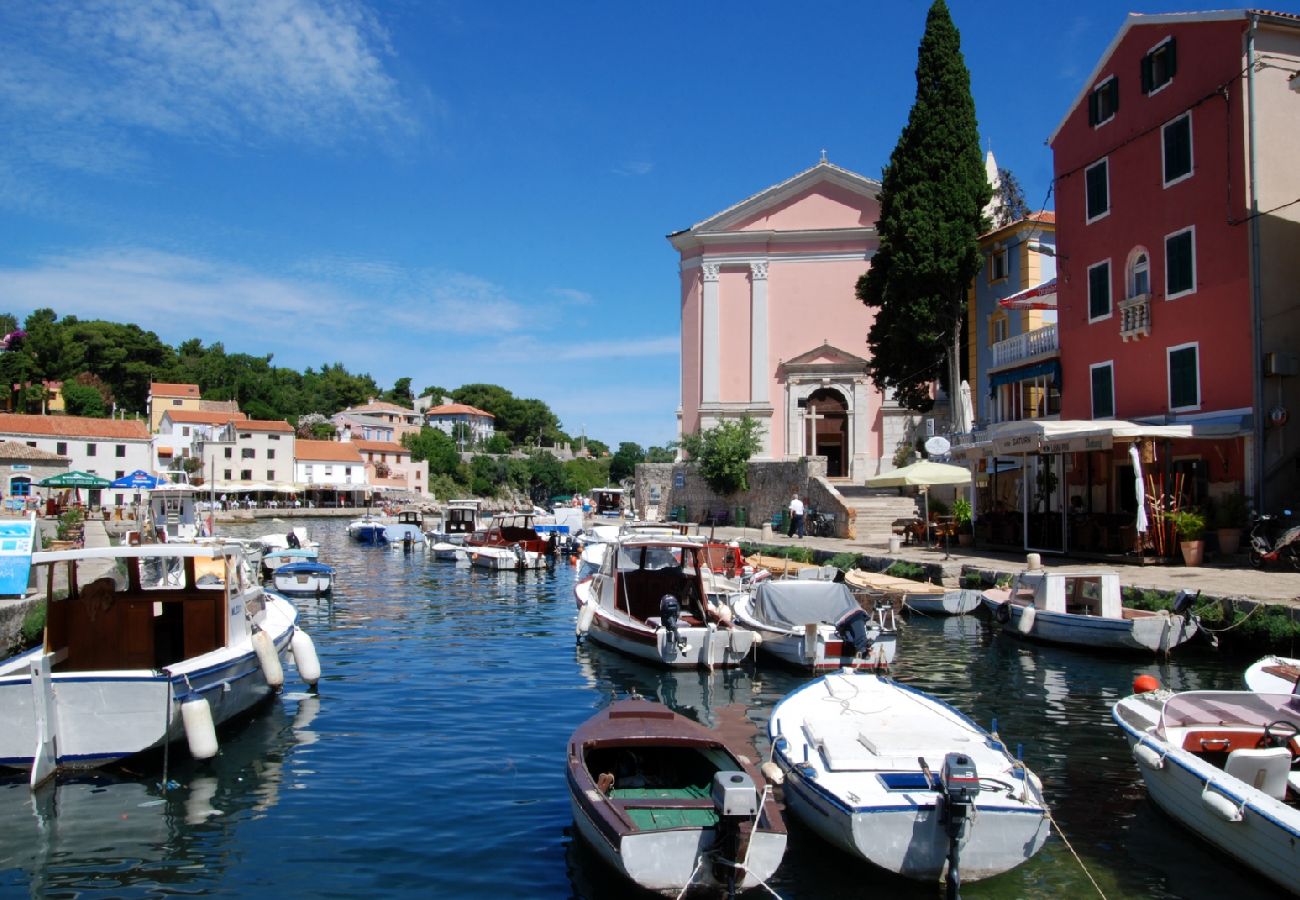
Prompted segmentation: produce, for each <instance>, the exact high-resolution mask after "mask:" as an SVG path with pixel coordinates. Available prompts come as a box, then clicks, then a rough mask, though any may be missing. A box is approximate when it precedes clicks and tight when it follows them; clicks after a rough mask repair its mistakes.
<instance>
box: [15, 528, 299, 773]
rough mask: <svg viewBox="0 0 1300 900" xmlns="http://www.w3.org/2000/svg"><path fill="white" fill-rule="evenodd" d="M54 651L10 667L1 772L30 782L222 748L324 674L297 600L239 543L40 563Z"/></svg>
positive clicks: (56, 557)
mask: <svg viewBox="0 0 1300 900" xmlns="http://www.w3.org/2000/svg"><path fill="white" fill-rule="evenodd" d="M31 559H32V565H33V568H34V569H35V572H34V576H35V579H36V584H37V585H38V586H40V588H41V589H43V590H44V592H45V594H46V603H47V610H48V612H47V617H48V618H47V622H46V627H45V641H44V644H43V645H42V646H40V647H37V648H35V649H33V650H29V651H26V652H24V653H21V654H19V655H17V656H15V657H12V658H10V659H8V660H5V661H4V662H3V663H0V720H3V721H4V722H5V727H4V728H0V764H3V765H7V766H13V767H18V768H22V769H29V770H30V771H31V783H32V785H33V786H35V785H37V784H39V783H40V782H42V781H43V780H44V779H45V778H47V777H48V776H50V775H51V774H52V773H53V772H54V771H55V770H56V769H58V768H93V767H95V766H100V765H104V764H107V763H110V762H114V761H116V760H120V759H123V758H125V757H128V756H131V755H134V754H136V753H140V752H143V751H145V750H149V749H151V748H154V747H160V746H162V745H163V744H165V743H168V742H170V741H174V740H178V739H179V738H181V737H182V736H184V737H186V738H187V740H188V743H189V747H190V752H191V754H192V755H194V756H195V757H198V758H206V757H209V756H212V755H213V754H215V753H216V752H217V735H216V726H218V725H220V724H221V723H222V722H224V721H226V720H227V719H229V718H231V717H232V716H235V715H238V714H239V713H242V712H244V711H245V710H247V709H249V708H250V707H251V706H253V704H255V703H256V702H257V701H259V700H261V699H262V698H264V697H267V696H269V695H270V694H271V693H272V692H274V691H275V690H276V689H277V688H278V687H279V686H280V685H281V684H282V683H283V681H284V671H283V668H282V663H281V658H282V657H283V656H284V655H285V654H286V653H287V652H288V651H289V648H290V647H292V649H293V655H294V659H295V663H296V665H297V667H298V671H299V674H300V675H301V676H302V677H303V679H304V680H305V681H307V682H308V683H312V684H314V683H315V681H316V679H317V678H319V676H320V665H319V662H318V661H317V659H316V653H315V649H314V648H313V646H312V642H311V639H310V638H309V637H308V636H307V635H306V633H305V632H303V631H301V630H300V629H298V628H297V627H296V619H297V612H296V610H295V609H294V607H293V604H292V603H291V602H289V601H288V600H286V599H284V598H281V597H278V596H276V595H268V594H264V593H263V592H262V588H261V586H260V585H259V584H258V583H257V581H256V579H255V578H249V577H248V576H247V572H246V570H245V567H244V565H243V562H242V559H241V551H240V548H239V547H238V546H237V545H234V544H230V545H224V546H216V545H196V544H147V545H142V546H135V547H130V546H117V547H101V548H91V549H85V550H62V551H52V552H46V553H35V554H33V555H32V558H31Z"/></svg>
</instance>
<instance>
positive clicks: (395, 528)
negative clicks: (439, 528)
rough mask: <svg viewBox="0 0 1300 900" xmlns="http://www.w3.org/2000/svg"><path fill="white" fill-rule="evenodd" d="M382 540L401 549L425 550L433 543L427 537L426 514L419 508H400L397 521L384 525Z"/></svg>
mask: <svg viewBox="0 0 1300 900" xmlns="http://www.w3.org/2000/svg"><path fill="white" fill-rule="evenodd" d="M380 541H381V542H382V543H386V544H388V545H389V546H390V547H393V548H394V549H400V550H417V549H418V550H423V549H425V548H427V547H428V546H430V544H432V541H430V540H429V539H428V538H427V537H425V534H424V514H423V513H422V512H420V511H419V510H418V509H403V510H399V511H398V513H397V521H396V522H393V523H391V524H386V525H384V533H383V537H381V538H380Z"/></svg>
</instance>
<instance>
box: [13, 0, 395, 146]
mask: <svg viewBox="0 0 1300 900" xmlns="http://www.w3.org/2000/svg"><path fill="white" fill-rule="evenodd" d="M390 52H391V51H390V49H389V46H388V40H387V36H386V35H385V34H384V33H383V31H382V29H381V28H380V27H379V24H378V23H377V21H376V20H375V19H374V17H373V16H372V15H371V14H370V13H369V12H368V11H367V10H366V8H365V7H364V6H362V5H360V4H359V3H357V2H354V0H189V2H187V0H145V2H137V3H122V2H111V0H106V2H100V3H84V2H76V0H64V2H59V0H43V2H41V3H33V4H0V110H3V109H6V108H7V110H8V112H7V113H3V114H0V123H4V124H5V125H6V126H7V127H6V130H7V131H8V133H9V136H10V140H11V141H12V140H14V139H15V138H18V139H20V140H21V141H22V145H23V148H24V150H25V151H26V153H27V154H28V155H29V156H30V158H31V159H33V160H35V161H37V162H41V163H45V164H49V165H54V166H60V167H64V168H70V169H76V170H83V171H92V172H100V171H103V170H105V169H112V170H121V169H122V168H128V167H133V166H138V165H139V164H140V163H141V156H142V154H141V151H139V150H138V149H137V145H138V140H139V138H140V137H141V136H143V135H150V134H153V135H166V136H172V137H178V138H182V139H190V140H202V141H211V140H217V141H221V142H247V143H255V144H257V143H265V142H266V141H267V140H268V139H270V140H277V141H278V140H288V141H293V142H306V143H315V144H332V143H336V142H339V141H342V140H344V139H351V138H352V136H354V135H357V134H379V135H380V136H381V137H382V135H384V134H386V133H391V132H393V131H402V130H406V129H408V128H410V127H411V125H412V122H411V120H410V118H409V115H408V113H407V111H406V108H405V104H404V103H403V101H402V98H401V96H400V93H399V90H398V85H397V83H396V82H395V81H394V79H393V78H392V77H391V76H390V75H389V74H388V73H387V72H386V71H385V67H384V61H385V58H386V57H387V56H388V55H390ZM100 148H106V150H107V152H100Z"/></svg>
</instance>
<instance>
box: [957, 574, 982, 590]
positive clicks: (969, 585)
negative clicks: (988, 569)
mask: <svg viewBox="0 0 1300 900" xmlns="http://www.w3.org/2000/svg"><path fill="white" fill-rule="evenodd" d="M961 586H962V587H964V588H966V589H968V590H975V591H978V590H980V589H981V588H983V587H984V576H983V575H981V574H980V573H979V572H966V573H965V574H963V575H962V576H961Z"/></svg>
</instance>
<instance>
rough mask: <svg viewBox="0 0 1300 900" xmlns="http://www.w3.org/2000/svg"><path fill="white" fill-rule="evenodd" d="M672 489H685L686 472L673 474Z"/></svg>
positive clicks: (680, 471) (681, 470) (679, 471)
mask: <svg viewBox="0 0 1300 900" xmlns="http://www.w3.org/2000/svg"><path fill="white" fill-rule="evenodd" d="M673 487H675V488H677V489H679V490H680V489H681V488H684V487H686V471H685V470H684V469H678V470H677V471H676V472H673Z"/></svg>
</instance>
